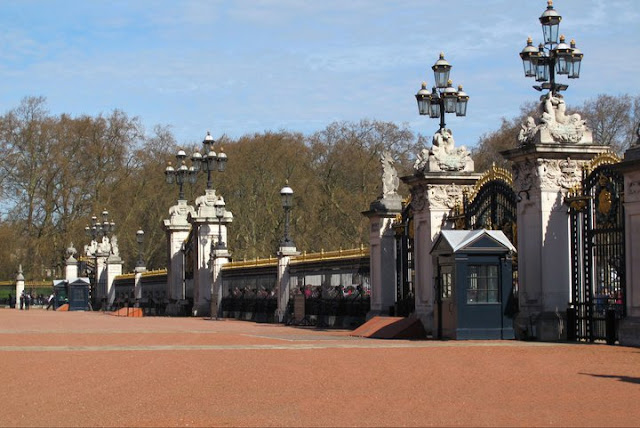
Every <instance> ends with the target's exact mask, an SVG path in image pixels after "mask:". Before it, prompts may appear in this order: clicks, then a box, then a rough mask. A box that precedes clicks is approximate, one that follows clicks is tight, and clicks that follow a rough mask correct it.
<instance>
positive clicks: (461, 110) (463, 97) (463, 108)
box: [456, 85, 469, 116]
mask: <svg viewBox="0 0 640 428" xmlns="http://www.w3.org/2000/svg"><path fill="white" fill-rule="evenodd" d="M468 101H469V95H467V93H466V92H464V91H463V90H462V85H460V86H458V99H457V102H456V116H466V115H467V102H468Z"/></svg>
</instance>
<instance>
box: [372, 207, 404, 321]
mask: <svg viewBox="0 0 640 428" xmlns="http://www.w3.org/2000/svg"><path fill="white" fill-rule="evenodd" d="M401 212H402V198H401V197H400V196H399V195H397V194H396V195H393V198H391V197H390V196H389V197H387V198H380V199H378V200H376V201H375V202H373V203H371V205H370V209H369V211H366V212H364V213H363V214H364V215H365V216H367V217H368V218H369V223H370V228H369V251H370V256H369V257H370V280H371V308H370V309H369V312H368V313H367V319H370V318H372V317H374V316H379V315H382V316H389V309H390V308H391V307H393V306H394V304H395V300H396V299H395V297H396V245H395V236H394V232H393V228H392V227H391V225H392V223H393V220H394V219H395V217H396V215H398V214H400V213H401Z"/></svg>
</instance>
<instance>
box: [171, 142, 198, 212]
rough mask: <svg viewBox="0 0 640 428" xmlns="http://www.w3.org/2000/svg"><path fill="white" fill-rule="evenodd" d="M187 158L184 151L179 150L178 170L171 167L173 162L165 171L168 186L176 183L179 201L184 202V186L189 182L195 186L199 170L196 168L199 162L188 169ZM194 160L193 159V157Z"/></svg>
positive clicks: (177, 157) (177, 155)
mask: <svg viewBox="0 0 640 428" xmlns="http://www.w3.org/2000/svg"><path fill="white" fill-rule="evenodd" d="M186 158H187V154H186V153H185V151H184V150H182V149H181V150H179V151H178V153H177V154H176V159H177V161H178V169H174V168H173V166H171V162H169V164H168V165H167V167H166V168H165V170H164V174H165V179H166V181H167V184H173V183H176V184H177V185H178V187H179V192H178V199H179V200H184V184H185V182H188V183H189V184H195V182H196V178H197V173H198V169H197V167H196V166H195V164H196V163H197V162H194V165H192V166H191V167H187V164H186V161H185V159H186ZM192 159H193V157H192ZM198 167H199V165H198Z"/></svg>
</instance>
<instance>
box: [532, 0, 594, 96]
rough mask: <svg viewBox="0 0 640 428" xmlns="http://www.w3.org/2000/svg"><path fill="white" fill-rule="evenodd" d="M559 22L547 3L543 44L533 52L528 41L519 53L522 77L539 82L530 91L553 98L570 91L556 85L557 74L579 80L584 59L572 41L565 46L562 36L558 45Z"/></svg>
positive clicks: (561, 85)
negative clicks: (545, 91) (541, 92)
mask: <svg viewBox="0 0 640 428" xmlns="http://www.w3.org/2000/svg"><path fill="white" fill-rule="evenodd" d="M560 21H562V16H560V15H559V14H558V12H557V11H556V10H555V9H554V8H553V0H548V1H547V9H546V10H545V11H544V13H543V14H542V16H540V24H542V35H543V40H544V43H540V44H539V45H538V48H537V49H536V48H535V47H534V46H533V41H532V40H531V37H529V38H528V39H527V45H526V46H525V47H524V49H522V51H521V52H520V58H521V59H522V65H523V67H524V75H525V77H534V78H535V79H536V82H542V84H541V85H536V86H534V87H533V88H534V89H536V90H537V91H542V90H545V89H546V90H549V91H550V92H551V94H552V95H556V94H557V93H558V92H560V91H565V90H566V89H567V88H568V87H569V86H568V85H565V84H560V83H556V74H557V75H566V76H567V77H568V78H569V79H578V78H579V77H580V65H581V63H582V58H583V56H584V55H583V53H582V52H581V51H580V49H578V48H576V42H575V40H571V42H570V43H569V44H567V43H566V39H565V37H564V35H561V36H560V39H559V41H558V33H559V29H560Z"/></svg>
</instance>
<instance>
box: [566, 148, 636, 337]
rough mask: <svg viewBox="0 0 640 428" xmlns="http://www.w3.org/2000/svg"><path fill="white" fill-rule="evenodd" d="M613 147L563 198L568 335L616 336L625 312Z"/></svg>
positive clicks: (620, 187) (619, 182)
mask: <svg viewBox="0 0 640 428" xmlns="http://www.w3.org/2000/svg"><path fill="white" fill-rule="evenodd" d="M618 162H620V158H618V157H617V156H616V155H615V154H613V153H604V154H602V155H599V156H597V157H596V158H594V159H593V160H592V161H591V163H590V164H589V165H588V166H587V167H586V168H585V169H584V170H583V174H582V184H581V185H580V186H579V187H577V188H575V189H572V191H571V192H570V193H569V195H568V197H567V199H566V201H567V203H568V204H569V214H570V222H571V241H572V246H571V261H572V262H571V263H572V266H571V285H572V290H571V302H570V306H569V310H568V316H567V324H568V325H567V327H568V330H567V333H568V336H569V339H576V340H584V341H590V342H593V341H597V340H606V342H607V343H609V344H613V343H615V342H616V341H617V339H618V336H617V324H618V321H619V320H620V319H621V318H623V317H624V316H625V300H626V289H625V253H624V252H625V242H624V236H625V232H624V206H623V203H622V202H623V201H622V195H623V193H624V177H623V176H622V174H620V173H619V172H617V171H616V170H615V168H614V165H615V164H617V163H618Z"/></svg>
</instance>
